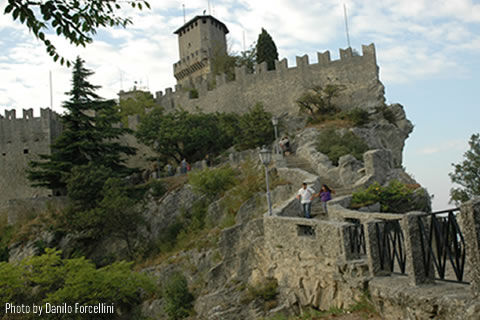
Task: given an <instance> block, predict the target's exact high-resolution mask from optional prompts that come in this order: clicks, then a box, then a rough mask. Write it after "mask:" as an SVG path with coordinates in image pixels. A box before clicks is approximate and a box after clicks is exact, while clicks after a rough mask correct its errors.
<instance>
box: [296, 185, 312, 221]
mask: <svg viewBox="0 0 480 320" xmlns="http://www.w3.org/2000/svg"><path fill="white" fill-rule="evenodd" d="M314 195H315V190H313V189H312V188H310V187H309V186H307V183H306V182H304V183H303V184H302V187H301V188H300V190H298V193H297V199H298V200H300V203H301V204H302V208H303V214H304V215H305V218H307V219H311V218H312V217H311V216H310V212H311V210H312V200H313V196H314Z"/></svg>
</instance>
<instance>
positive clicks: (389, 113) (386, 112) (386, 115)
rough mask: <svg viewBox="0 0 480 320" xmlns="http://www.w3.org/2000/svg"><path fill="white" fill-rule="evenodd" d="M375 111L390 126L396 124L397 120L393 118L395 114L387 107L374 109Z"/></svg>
mask: <svg viewBox="0 0 480 320" xmlns="http://www.w3.org/2000/svg"><path fill="white" fill-rule="evenodd" d="M375 111H376V112H379V113H381V114H382V116H383V118H385V120H387V121H388V122H390V123H391V124H395V123H396V120H397V119H396V117H395V113H393V111H392V109H390V108H388V107H387V106H380V107H376V108H375Z"/></svg>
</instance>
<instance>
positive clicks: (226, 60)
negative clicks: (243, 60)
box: [212, 49, 237, 81]
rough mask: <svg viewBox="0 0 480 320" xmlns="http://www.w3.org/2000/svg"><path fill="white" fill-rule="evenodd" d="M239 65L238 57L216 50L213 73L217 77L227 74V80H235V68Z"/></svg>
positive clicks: (213, 59)
mask: <svg viewBox="0 0 480 320" xmlns="http://www.w3.org/2000/svg"><path fill="white" fill-rule="evenodd" d="M236 64H237V57H236V56H235V55H231V54H228V53H227V52H224V51H221V50H220V49H214V54H213V58H212V73H213V74H215V75H220V74H223V73H224V74H226V76H227V80H228V81H232V80H234V79H235V66H236Z"/></svg>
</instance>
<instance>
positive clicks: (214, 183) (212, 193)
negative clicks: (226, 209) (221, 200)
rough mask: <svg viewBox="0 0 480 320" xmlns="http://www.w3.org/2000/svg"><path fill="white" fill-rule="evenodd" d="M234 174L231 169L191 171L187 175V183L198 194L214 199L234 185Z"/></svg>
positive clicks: (227, 167)
mask: <svg viewBox="0 0 480 320" xmlns="http://www.w3.org/2000/svg"><path fill="white" fill-rule="evenodd" d="M235 176H236V172H235V170H233V169H232V168H231V167H229V166H226V167H222V168H207V169H204V170H201V171H192V172H191V173H190V174H189V175H188V183H190V184H191V185H192V187H193V190H194V191H195V192H197V193H199V194H204V195H206V196H207V197H208V198H209V199H214V198H216V197H218V196H219V195H221V194H222V193H223V192H225V191H226V190H228V189H229V188H231V187H232V186H233V185H234V184H235Z"/></svg>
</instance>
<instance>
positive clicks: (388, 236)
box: [375, 220, 407, 274]
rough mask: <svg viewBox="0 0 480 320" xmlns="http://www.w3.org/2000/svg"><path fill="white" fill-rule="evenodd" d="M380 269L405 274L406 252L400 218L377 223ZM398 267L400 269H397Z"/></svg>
mask: <svg viewBox="0 0 480 320" xmlns="http://www.w3.org/2000/svg"><path fill="white" fill-rule="evenodd" d="M375 229H376V234H377V243H378V251H379V256H380V269H382V270H385V271H389V272H396V273H401V274H405V265H406V259H407V257H406V254H405V241H404V236H403V231H402V228H401V226H400V220H385V221H382V222H377V223H375ZM397 268H398V269H399V270H398V271H397Z"/></svg>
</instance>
